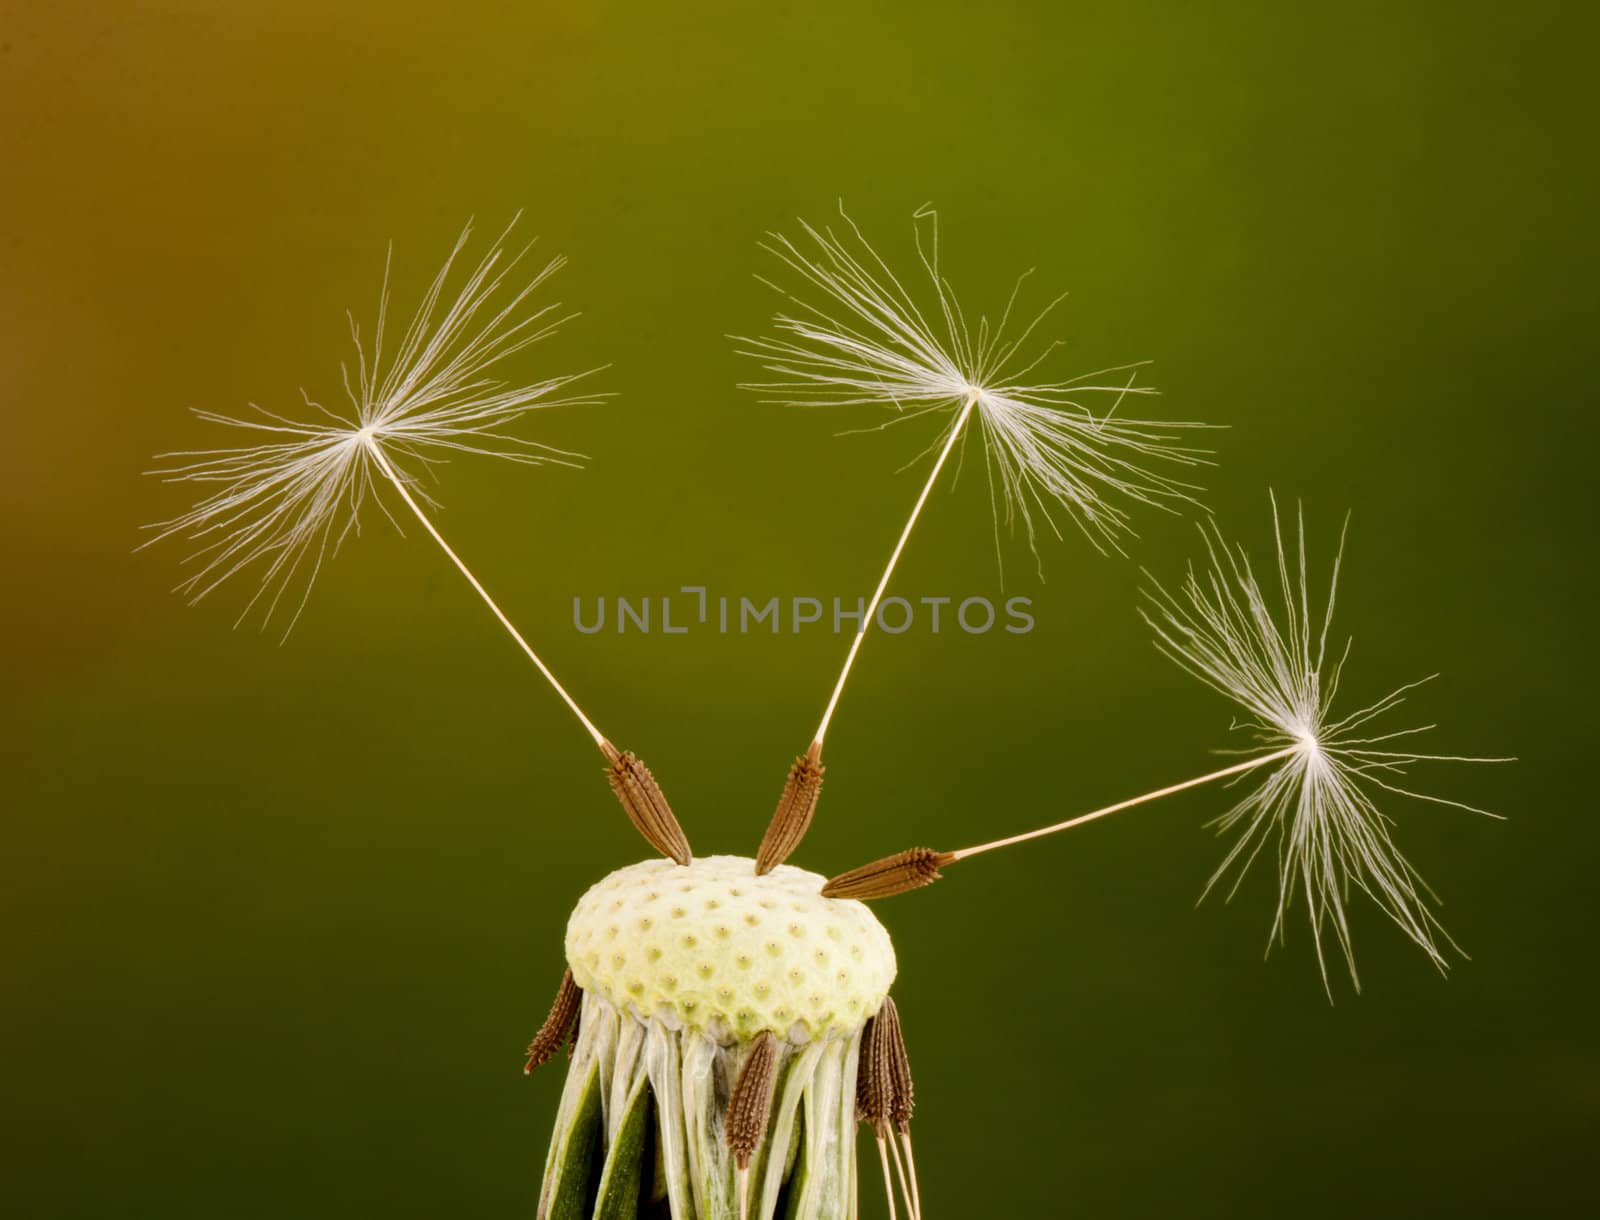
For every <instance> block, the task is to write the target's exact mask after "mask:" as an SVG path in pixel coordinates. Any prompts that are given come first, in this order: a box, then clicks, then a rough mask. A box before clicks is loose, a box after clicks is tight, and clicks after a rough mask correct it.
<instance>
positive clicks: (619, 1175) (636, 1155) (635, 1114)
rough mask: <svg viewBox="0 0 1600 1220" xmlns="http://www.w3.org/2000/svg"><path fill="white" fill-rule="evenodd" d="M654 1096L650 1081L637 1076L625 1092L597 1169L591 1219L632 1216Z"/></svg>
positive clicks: (636, 1208) (636, 1209)
mask: <svg viewBox="0 0 1600 1220" xmlns="http://www.w3.org/2000/svg"><path fill="white" fill-rule="evenodd" d="M654 1108H655V1098H654V1095H653V1094H652V1093H651V1092H650V1081H649V1079H648V1078H647V1077H645V1076H640V1077H639V1080H638V1082H637V1083H636V1084H635V1085H634V1086H633V1092H632V1093H630V1094H629V1095H628V1104H627V1107H626V1109H625V1110H624V1111H623V1115H622V1123H621V1126H620V1127H619V1128H618V1130H617V1138H616V1141H615V1142H614V1143H613V1144H612V1145H611V1148H610V1150H609V1151H608V1152H607V1153H606V1163H605V1168H604V1169H603V1170H602V1171H601V1173H600V1196H599V1198H598V1199H597V1200H596V1201H595V1205H594V1220H636V1218H637V1217H638V1215H639V1196H640V1193H641V1191H642V1189H643V1178H644V1171H645V1165H644V1159H645V1157H644V1154H645V1145H646V1144H647V1143H648V1142H649V1135H650V1115H651V1111H652V1110H653V1109H654ZM650 1173H651V1177H652V1178H654V1176H655V1157H654V1155H652V1156H651V1157H650Z"/></svg>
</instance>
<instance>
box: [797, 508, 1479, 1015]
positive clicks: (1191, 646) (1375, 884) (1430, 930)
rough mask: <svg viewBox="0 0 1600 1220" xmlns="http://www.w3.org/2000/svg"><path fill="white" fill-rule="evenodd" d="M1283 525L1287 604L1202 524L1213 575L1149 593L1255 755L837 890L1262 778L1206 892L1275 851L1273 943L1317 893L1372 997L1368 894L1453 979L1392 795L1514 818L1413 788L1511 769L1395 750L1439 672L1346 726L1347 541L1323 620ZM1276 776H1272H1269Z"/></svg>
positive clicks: (1242, 805) (1190, 666)
mask: <svg viewBox="0 0 1600 1220" xmlns="http://www.w3.org/2000/svg"><path fill="white" fill-rule="evenodd" d="M1272 515H1273V532H1274V538H1275V543H1276V567H1277V577H1278V580H1277V584H1278V600H1279V601H1280V603H1281V604H1279V605H1276V606H1274V605H1273V601H1272V598H1270V597H1269V596H1268V594H1267V593H1266V592H1265V591H1264V590H1263V588H1262V585H1261V583H1260V582H1259V581H1258V580H1257V577H1256V574H1255V570H1254V568H1253V567H1252V565H1251V563H1250V559H1249V556H1248V555H1247V554H1246V553H1245V551H1244V550H1243V549H1242V548H1240V547H1237V546H1230V545H1229V544H1228V543H1227V542H1225V541H1224V540H1223V538H1222V536H1221V534H1220V533H1218V531H1217V529H1216V527H1215V526H1202V527H1201V533H1202V535H1203V536H1204V538H1205V540H1206V546H1207V559H1208V563H1207V566H1206V567H1205V569H1204V570H1203V572H1197V571H1195V570H1194V569H1192V568H1191V569H1190V572H1189V574H1188V577H1187V579H1186V580H1185V581H1184V583H1183V584H1182V585H1181V586H1180V587H1179V588H1178V590H1177V591H1176V592H1175V593H1174V592H1168V591H1167V590H1166V589H1164V588H1163V587H1162V586H1161V585H1159V584H1153V585H1152V587H1151V588H1150V589H1149V591H1148V592H1147V599H1148V605H1147V606H1145V607H1143V608H1142V609H1141V611H1140V613H1141V614H1142V616H1143V617H1144V619H1145V621H1146V622H1147V623H1148V624H1149V625H1150V627H1151V628H1152V630H1154V631H1155V633H1156V640H1157V645H1158V647H1160V649H1161V650H1162V651H1163V652H1164V653H1165V654H1166V655H1167V656H1169V657H1171V658H1172V659H1173V660H1174V661H1176V662H1177V663H1178V664H1179V665H1181V666H1182V667H1183V668H1184V669H1186V670H1187V671H1188V672H1190V673H1192V674H1194V675H1195V676H1196V677H1198V678H1199V679H1200V680H1201V681H1203V682H1205V683H1206V684H1207V685H1208V686H1211V687H1213V688H1214V689H1216V690H1218V691H1220V692H1221V693H1222V694H1224V695H1226V696H1227V697H1228V698H1229V699H1231V700H1233V701H1234V702H1235V703H1238V704H1239V705H1240V706H1241V707H1243V708H1244V709H1245V710H1246V711H1247V712H1248V713H1249V715H1250V720H1249V721H1248V723H1247V724H1245V725H1244V726H1242V727H1243V728H1244V729H1245V731H1246V732H1247V733H1249V735H1250V736H1251V737H1252V738H1253V739H1254V742H1255V745H1254V747H1253V748H1252V749H1250V750H1247V751H1244V752H1245V753H1249V754H1251V757H1249V758H1247V759H1245V760H1244V761H1242V762H1238V763H1234V764H1233V765H1231V766H1227V767H1223V768H1222V769H1221V770H1217V771H1212V772H1210V773H1209V774H1206V775H1200V776H1196V777H1195V778H1193V779H1189V780H1184V781H1183V782H1182V783H1177V784H1170V785H1168V786H1167V787H1164V788H1158V789H1157V790H1155V791H1154V792H1147V793H1144V794H1143V795H1141V796H1136V797H1132V798H1130V799H1128V800H1124V801H1118V802H1117V803H1116V804H1113V805H1107V806H1105V807H1104V808H1102V809H1096V810H1093V811H1091V812H1089V813H1085V814H1079V815H1078V816H1077V817H1074V818H1069V819H1068V820H1066V821H1064V822H1058V823H1056V824H1055V825H1052V826H1044V827H1041V828H1039V829H1037V830H1030V831H1026V832H1024V833H1022V834H1017V835H1011V836H1010V837H1008V838H1004V839H996V840H994V841H993V842H989V843H981V844H979V845H977V846H975V847H967V848H962V849H961V850H959V851H953V852H942V853H936V852H931V851H928V850H927V849H917V852H916V853H901V854H900V855H897V856H889V857H885V858H884V859H883V860H880V861H875V862H873V863H871V864H867V865H863V866H861V867H860V868H856V869H852V870H851V871H850V872H848V873H844V874H841V875H840V876H839V877H836V878H834V879H833V880H831V881H829V882H828V884H827V885H826V886H825V887H824V888H823V892H824V893H827V894H837V893H851V894H857V893H863V894H867V895H869V896H872V897H887V896H889V895H891V894H898V893H904V892H906V891H907V890H910V889H916V888H920V887H921V886H923V885H928V884H931V883H932V881H933V880H936V879H937V877H938V873H937V871H933V872H932V873H931V875H924V874H915V875H902V874H903V873H904V870H903V869H900V870H898V871H897V868H896V865H897V863H898V862H899V861H901V860H903V859H905V858H908V857H910V856H912V855H915V854H917V853H920V855H919V856H918V858H924V857H925V858H930V859H933V858H936V859H937V860H938V864H939V867H948V866H950V865H953V864H956V863H958V862H960V861H962V860H966V859H969V858H971V857H972V856H977V855H981V854H983V853H985V852H991V851H994V850H996V849H998V848H1001V847H1010V846H1012V845H1014V844H1018V843H1025V842H1028V841H1030V840H1032V839H1038V838H1043V837H1044V836H1046V835H1053V834H1058V833H1060V832H1061V831H1063V830H1070V829H1073V828H1074V827H1078V826H1083V825H1085V824H1087V823H1089V822H1093V821H1098V820H1099V819H1100V818H1103V817H1107V816H1109V815H1111V814H1113V813H1120V812H1122V811H1123V810H1126V809H1133V808H1136V807H1138V806H1140V805H1146V804H1149V803H1150V802H1151V801H1155V800H1159V799H1160V798H1162V797H1166V796H1172V795H1175V794H1176V793H1179V792H1184V791H1187V790H1188V789H1190V788H1197V787H1200V786H1201V785H1204V784H1211V783H1216V782H1218V781H1220V780H1225V779H1227V780H1239V781H1244V780H1246V779H1247V778H1248V779H1254V780H1255V787H1254V788H1253V789H1252V790H1251V791H1250V792H1249V793H1248V794H1247V795H1246V796H1245V797H1244V798H1243V799H1242V800H1240V801H1239V802H1238V803H1237V804H1236V805H1234V807H1233V808H1232V809H1230V810H1229V811H1228V812H1227V813H1225V814H1223V815H1222V817H1220V818H1218V819H1216V821H1215V822H1214V823H1213V825H1215V826H1216V827H1217V828H1218V829H1219V830H1220V831H1221V832H1223V833H1228V832H1234V833H1236V835H1237V838H1236V840H1235V842H1234V845H1233V847H1232V848H1231V849H1230V850H1229V851H1228V853H1227V856H1226V857H1225V858H1224V860H1223V862H1222V864H1221V865H1220V866H1219V867H1218V869H1217V870H1216V872H1215V873H1213V874H1212V877H1211V879H1210V881H1209V882H1208V883H1207V885H1206V891H1205V892H1206V893H1210V892H1211V890H1213V889H1214V888H1216V887H1217V886H1218V885H1219V884H1221V883H1222V882H1223V881H1224V879H1225V878H1227V877H1228V876H1229V875H1230V874H1232V875H1233V877H1234V881H1233V884H1232V886H1231V887H1230V890H1229V896H1230V897H1231V896H1232V893H1233V891H1234V890H1235V889H1237V886H1238V882H1239V880H1240V879H1242V877H1243V875H1244V873H1245V872H1246V871H1247V870H1248V869H1249V867H1250V865H1251V863H1253V862H1254V860H1255V859H1256V857H1257V856H1258V855H1260V854H1261V852H1262V850H1263V849H1264V848H1265V847H1266V846H1267V844H1268V843H1272V844H1274V846H1275V848H1276V855H1277V860H1278V903H1277V908H1276V911H1275V913H1274V915H1273V921H1272V934H1271V940H1269V944H1270V943H1271V942H1272V941H1279V942H1281V941H1282V940H1283V939H1284V933H1285V923H1286V919H1287V916H1288V913H1289V911H1290V909H1291V908H1292V906H1293V904H1294V901H1295V898H1296V896H1299V897H1301V898H1302V899H1303V900H1304V902H1305V903H1306V908H1307V914H1308V916H1309V920H1310V924H1311V932H1312V939H1313V942H1314V945H1315V949H1316V954H1317V964H1318V967H1319V969H1320V970H1321V972H1322V980H1323V985H1324V986H1325V987H1330V983H1329V979H1328V967H1327V956H1326V947H1327V946H1326V943H1325V938H1326V937H1327V936H1328V935H1329V933H1330V931H1331V935H1332V937H1333V939H1334V941H1335V942H1336V943H1337V945H1338V947H1339V950H1340V952H1341V953H1342V955H1343V957H1344V960H1345V963H1346V965H1347V966H1348V968H1349V971H1350V978H1351V981H1352V983H1353V984H1354V985H1355V987H1356V989H1357V990H1358V991H1359V990H1360V986H1361V983H1360V978H1359V976H1358V975H1357V973H1356V965H1355V954H1354V950H1353V947H1352V944H1351V935H1350V925H1349V920H1348V917H1347V911H1346V902H1347V900H1348V896H1349V894H1350V893H1351V892H1352V890H1356V891H1360V892H1363V893H1365V894H1367V896H1368V897H1370V898H1371V899H1372V900H1373V901H1374V902H1375V903H1376V904H1377V905H1378V907H1379V908H1380V909H1381V910H1382V911H1383V912H1384V913H1385V914H1386V915H1388V916H1389V918H1390V919H1392V920H1393V921H1394V922H1395V923H1396V924H1397V925H1399V927H1400V929H1401V930H1402V931H1403V932H1404V933H1405V934H1406V935H1407V936H1408V937H1410V938H1411V940H1413V941H1415V942H1416V944H1417V945H1418V946H1419V947H1421V949H1422V950H1423V952H1425V953H1426V954H1427V955H1428V957H1429V959H1430V960H1431V961H1432V962H1433V963H1434V964H1435V965H1436V966H1438V967H1439V969H1440V970H1446V969H1448V966H1449V962H1448V959H1447V958H1446V956H1445V952H1444V946H1451V947H1454V942H1452V941H1451V940H1450V937H1449V936H1448V934H1447V933H1446V932H1445V931H1444V928H1443V926H1442V925H1441V924H1440V923H1439V920H1438V918H1437V917H1436V916H1435V915H1434V913H1433V910H1432V907H1431V906H1430V905H1429V899H1431V898H1432V897H1433V895H1432V891H1430V890H1429V889H1428V886H1427V884H1426V883H1425V882H1424V881H1423V880H1422V877H1421V876H1420V875H1419V874H1418V872H1417V871H1416V869H1415V868H1413V867H1412V865H1411V863H1410V862H1409V861H1408V860H1407V859H1406V858H1405V856H1404V855H1402V854H1401V852H1400V849H1399V847H1398V846H1397V845H1396V844H1395V842H1394V838H1393V836H1392V834H1391V832H1390V827H1391V825H1392V821H1391V819H1390V818H1389V817H1388V816H1387V815H1386V814H1385V813H1384V812H1383V811H1382V810H1381V809H1380V808H1379V807H1378V804H1377V802H1378V801H1379V800H1380V799H1384V797H1385V796H1398V797H1408V798H1411V799H1414V800H1418V801H1426V802H1430V803H1433V804H1437V805H1447V806H1450V807H1451V808H1455V809H1463V810H1466V811H1467V812H1470V813H1480V814H1483V815H1484V816H1486V817H1495V818H1498V817H1499V815H1498V814H1493V813H1489V812H1488V811H1487V810H1483V809H1478V808H1476V807H1475V806H1472V805H1468V804H1465V803H1463V802H1461V801H1455V800H1449V799H1446V798H1444V797H1439V796H1433V795H1431V794H1428V793H1425V792H1420V791H1417V790H1416V789H1414V788H1411V787H1408V786H1404V785H1402V784H1400V783H1399V782H1397V778H1398V777H1403V776H1405V775H1406V774H1407V773H1408V769H1409V768H1410V767H1412V766H1414V765H1415V764H1418V763H1428V762H1509V761H1511V760H1510V759H1507V758H1478V757H1468V756H1464V755H1455V754H1426V753H1421V752H1417V751H1412V750H1406V749H1403V748H1395V743H1397V742H1402V741H1404V740H1406V739H1409V738H1412V737H1414V736H1416V735H1417V734H1420V733H1424V732H1427V731H1429V730H1431V729H1432V728H1433V727H1434V726H1433V725H1431V724H1430V725H1420V726H1415V727H1408V728H1395V729H1389V728H1381V727H1379V725H1378V724H1377V722H1378V721H1379V719H1380V718H1381V717H1383V716H1385V715H1386V714H1387V713H1389V712H1392V711H1394V710H1395V709H1396V708H1398V707H1399V706H1400V705H1401V704H1402V703H1403V702H1404V701H1405V697H1406V695H1407V693H1408V692H1410V691H1411V690H1413V689H1415V688H1416V687H1417V686H1420V685H1421V684H1422V683H1423V682H1427V681H1429V680H1430V679H1429V678H1423V679H1421V680H1420V681H1417V682H1411V683H1408V684H1406V685H1404V686H1401V687H1398V688H1396V689H1395V690H1393V691H1391V692H1390V693H1389V694H1387V695H1385V696H1384V697H1383V698H1381V699H1379V700H1377V701H1376V702H1374V703H1370V704H1368V705H1367V706H1365V707H1362V708H1359V709H1357V710H1355V711H1351V712H1349V713H1346V714H1344V715H1342V716H1341V715H1339V714H1338V713H1336V712H1335V710H1334V701H1335V699H1336V697H1337V696H1338V693H1339V680H1340V677H1341V674H1342V672H1343V669H1344V663H1345V660H1346V658H1347V657H1348V655H1349V650H1350V643H1349V641H1348V640H1347V641H1346V643H1345V644H1344V646H1343V648H1341V649H1340V650H1339V653H1338V656H1337V659H1335V658H1334V656H1333V654H1332V653H1331V652H1330V651H1329V648H1328V641H1329V634H1330V632H1331V630H1332V625H1333V608H1334V601H1335V593H1336V590H1337V586H1338V580H1339V567H1340V563H1341V562H1342V559H1343V555H1344V538H1343V535H1342V534H1341V537H1340V543H1339V551H1338V553H1337V554H1336V556H1335V558H1334V563H1333V571H1332V575H1331V576H1330V579H1329V582H1328V594H1327V603H1326V606H1325V607H1324V608H1323V610H1322V613H1321V616H1320V621H1318V619H1317V617H1316V616H1315V615H1314V614H1313V612H1312V594H1311V587H1310V580H1309V576H1308V562H1307V557H1306V545H1305V522H1304V518H1303V517H1300V518H1299V519H1298V521H1297V542H1298V545H1297V548H1296V554H1295V557H1294V562H1293V564H1291V562H1290V556H1289V553H1288V551H1286V549H1285V547H1284V544H1283V531H1282V529H1281V526H1280V523H1279V520H1278V507H1277V502H1276V500H1274V501H1273V506H1272ZM1258 751H1260V752H1258ZM1269 767H1270V768H1272V769H1271V770H1267V768H1269ZM863 876H864V877H869V878H874V879H877V878H882V879H883V881H882V882H881V883H880V884H878V885H877V886H876V888H873V889H871V890H869V891H863V890H861V889H859V888H858V887H857V886H856V884H855V880H854V879H855V878H858V877H863ZM1458 951H1459V950H1458ZM1330 994H1331V987H1330Z"/></svg>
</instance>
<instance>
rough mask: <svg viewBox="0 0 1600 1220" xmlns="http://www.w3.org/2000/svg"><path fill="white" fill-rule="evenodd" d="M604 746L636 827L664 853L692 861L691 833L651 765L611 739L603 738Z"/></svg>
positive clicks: (614, 786)
mask: <svg viewBox="0 0 1600 1220" xmlns="http://www.w3.org/2000/svg"><path fill="white" fill-rule="evenodd" d="M600 748H601V750H603V751H604V752H605V756H606V761H607V762H609V763H610V764H611V765H610V766H608V767H607V768H606V779H607V780H608V781H609V782H610V784H611V791H613V792H615V793H616V794H617V800H618V801H619V802H620V803H621V805H622V811H623V812H624V813H626V814H627V815H628V820H629V821H630V822H632V823H633V825H634V828H635V829H636V830H638V832H639V833H640V834H642V835H643V836H644V837H645V841H646V842H647V843H649V844H650V846H651V847H653V848H655V849H656V850H657V851H658V852H660V853H661V854H662V855H663V856H666V857H667V858H668V859H670V860H673V861H675V862H677V863H678V864H688V863H689V861H690V860H691V859H692V858H693V857H692V855H691V854H690V851H689V839H688V836H686V835H685V834H684V833H683V827H682V826H680V825H679V824H678V819H677V817H676V816H674V814H673V812H672V806H671V805H669V804H668V803H667V796H666V793H664V792H662V791H661V785H660V784H658V783H656V777H655V776H653V775H651V774H650V768H649V767H647V766H645V765H644V764H643V763H642V762H640V761H639V759H638V757H637V756H636V755H635V754H634V753H633V751H632V750H624V751H618V749H617V748H616V747H615V746H614V745H612V744H611V743H610V742H609V741H605V742H602V743H601V745H600Z"/></svg>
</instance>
